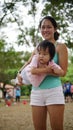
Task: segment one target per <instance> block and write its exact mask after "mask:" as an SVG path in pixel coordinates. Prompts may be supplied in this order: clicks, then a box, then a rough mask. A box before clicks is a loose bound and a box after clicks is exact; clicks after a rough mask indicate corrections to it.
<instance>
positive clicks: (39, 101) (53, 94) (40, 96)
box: [30, 86, 65, 106]
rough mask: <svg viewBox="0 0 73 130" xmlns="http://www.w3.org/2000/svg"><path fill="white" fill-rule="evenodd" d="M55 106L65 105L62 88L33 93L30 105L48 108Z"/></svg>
mask: <svg viewBox="0 0 73 130" xmlns="http://www.w3.org/2000/svg"><path fill="white" fill-rule="evenodd" d="M53 104H65V100H64V94H63V89H62V86H59V87H55V88H50V89H37V90H32V91H31V96H30V105H34V106H47V105H53Z"/></svg>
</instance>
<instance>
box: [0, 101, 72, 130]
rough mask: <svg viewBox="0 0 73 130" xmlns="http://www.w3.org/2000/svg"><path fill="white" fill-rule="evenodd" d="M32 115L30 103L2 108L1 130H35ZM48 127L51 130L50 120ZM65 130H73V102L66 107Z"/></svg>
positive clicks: (0, 112)
mask: <svg viewBox="0 0 73 130" xmlns="http://www.w3.org/2000/svg"><path fill="white" fill-rule="evenodd" d="M31 115H32V114H31V106H30V105H29V102H27V104H25V105H24V104H23V102H21V103H20V104H16V105H12V106H10V107H6V106H5V105H3V106H0V130H34V127H33V122H32V116H31ZM47 125H48V129H47V130H51V129H50V123H49V118H48V123H47ZM64 130H73V102H72V103H66V105H65V119H64Z"/></svg>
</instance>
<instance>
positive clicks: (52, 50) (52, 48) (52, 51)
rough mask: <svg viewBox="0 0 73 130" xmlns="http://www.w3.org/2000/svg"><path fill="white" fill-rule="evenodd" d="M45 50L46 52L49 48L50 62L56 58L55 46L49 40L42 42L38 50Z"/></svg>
mask: <svg viewBox="0 0 73 130" xmlns="http://www.w3.org/2000/svg"><path fill="white" fill-rule="evenodd" d="M41 48H43V49H44V51H45V50H46V49H47V48H48V53H49V54H50V61H51V60H52V59H53V58H54V56H55V46H54V44H53V43H52V42H50V41H48V40H43V41H42V42H40V43H39V45H38V47H37V49H38V51H39V50H40V49H41Z"/></svg>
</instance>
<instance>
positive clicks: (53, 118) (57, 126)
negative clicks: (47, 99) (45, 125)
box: [47, 105, 64, 130]
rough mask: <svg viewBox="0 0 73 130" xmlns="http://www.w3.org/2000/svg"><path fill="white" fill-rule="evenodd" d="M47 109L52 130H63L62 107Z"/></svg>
mask: <svg viewBox="0 0 73 130" xmlns="http://www.w3.org/2000/svg"><path fill="white" fill-rule="evenodd" d="M47 109H48V112H49V116H50V124H51V128H52V130H63V120H64V105H49V106H48V107H47Z"/></svg>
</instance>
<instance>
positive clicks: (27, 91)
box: [21, 85, 31, 96]
mask: <svg viewBox="0 0 73 130" xmlns="http://www.w3.org/2000/svg"><path fill="white" fill-rule="evenodd" d="M30 92H31V85H29V86H22V87H21V95H22V96H24V95H26V96H29V95H30Z"/></svg>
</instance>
